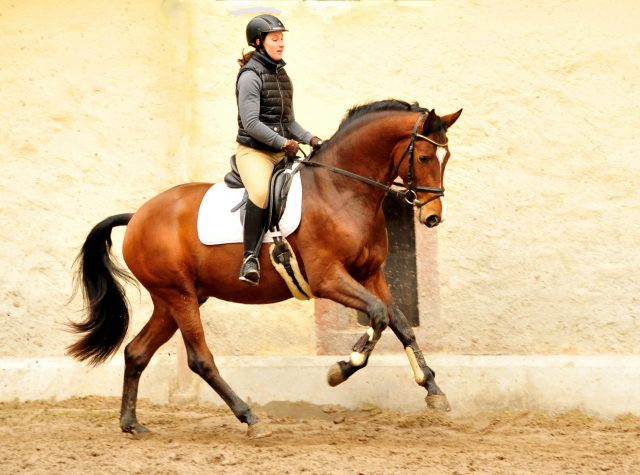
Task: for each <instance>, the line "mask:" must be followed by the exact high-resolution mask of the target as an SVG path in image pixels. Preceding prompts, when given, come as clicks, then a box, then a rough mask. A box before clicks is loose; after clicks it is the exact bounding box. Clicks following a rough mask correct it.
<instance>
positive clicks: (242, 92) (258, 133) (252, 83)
mask: <svg viewBox="0 0 640 475" xmlns="http://www.w3.org/2000/svg"><path fill="white" fill-rule="evenodd" d="M261 90H262V81H261V80H260V77H259V76H258V75H257V74H256V73H254V72H253V71H245V72H244V73H242V74H241V75H240V77H239V78H238V107H239V109H240V120H241V121H242V125H243V126H244V129H245V130H246V131H247V133H248V134H249V135H251V136H252V137H253V138H254V139H256V140H259V141H260V142H262V143H265V144H267V145H269V146H271V147H274V148H277V149H281V148H282V147H283V146H284V144H285V142H286V139H285V138H284V137H283V136H282V135H280V134H278V133H277V132H274V131H273V130H271V129H270V128H269V127H267V126H266V125H264V124H263V123H262V122H260V119H259V117H260V91H261ZM290 130H291V134H292V135H293V137H294V138H295V139H296V140H297V141H298V142H304V143H309V142H310V141H311V139H312V138H313V134H312V133H311V132H307V131H306V130H305V129H304V128H303V127H302V126H301V125H300V124H299V123H298V122H296V119H295V115H294V114H293V105H292V106H291V124H290Z"/></svg>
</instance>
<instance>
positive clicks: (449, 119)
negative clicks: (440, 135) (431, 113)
mask: <svg viewBox="0 0 640 475" xmlns="http://www.w3.org/2000/svg"><path fill="white" fill-rule="evenodd" d="M460 114H462V109H460V110H459V111H458V112H454V113H453V114H449V115H445V116H444V117H443V118H442V120H443V121H444V123H445V124H447V129H448V128H449V127H451V126H452V125H453V124H455V123H456V120H458V117H460Z"/></svg>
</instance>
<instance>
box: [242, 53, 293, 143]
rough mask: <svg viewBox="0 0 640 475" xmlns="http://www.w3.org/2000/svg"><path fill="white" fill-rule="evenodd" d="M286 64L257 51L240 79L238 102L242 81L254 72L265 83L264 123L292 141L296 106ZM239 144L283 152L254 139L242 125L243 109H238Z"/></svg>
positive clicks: (262, 93)
mask: <svg viewBox="0 0 640 475" xmlns="http://www.w3.org/2000/svg"><path fill="white" fill-rule="evenodd" d="M284 65H285V62H284V61H282V60H280V61H278V63H273V62H271V61H269V60H268V59H267V58H265V57H264V56H263V55H262V54H260V53H258V52H256V53H255V54H254V55H253V57H252V58H251V59H250V60H249V61H247V64H245V65H244V66H243V67H242V68H240V72H238V77H237V78H236V103H237V102H238V79H239V78H240V75H241V74H242V73H244V72H245V71H254V72H255V73H256V74H257V75H258V76H259V77H260V80H261V81H262V90H261V91H260V116H259V119H260V122H262V123H263V124H264V125H266V126H267V127H269V128H270V129H271V130H273V131H274V132H276V133H278V134H280V135H282V136H283V137H284V138H286V139H289V138H292V136H291V132H290V124H291V104H293V84H292V83H291V80H290V79H289V76H287V72H286V71H285V70H284ZM236 141H237V142H238V143H239V144H242V145H246V146H247V147H251V148H255V149H257V150H266V151H269V152H279V151H280V150H278V149H276V148H274V147H270V146H269V145H267V144H265V143H263V142H260V141H259V140H256V139H254V138H253V137H252V136H251V135H249V134H248V133H247V131H246V130H245V129H244V127H243V126H242V120H240V107H238V136H237V137H236Z"/></svg>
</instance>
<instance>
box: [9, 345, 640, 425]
mask: <svg viewBox="0 0 640 475" xmlns="http://www.w3.org/2000/svg"><path fill="white" fill-rule="evenodd" d="M339 359H341V358H339V357H336V356H286V357H281V356H263V357H259V356H226V357H217V358H216V364H217V365H218V367H219V368H220V372H221V373H222V376H223V377H224V378H225V379H226V380H227V382H228V383H229V384H230V385H231V387H233V388H234V390H235V391H236V392H237V393H238V395H239V396H240V397H242V398H244V399H249V398H250V400H251V401H253V402H256V403H260V404H266V403H268V402H270V401H307V402H309V403H313V404H341V405H343V406H346V407H352V408H355V407H362V406H367V405H374V406H379V407H383V408H388V409H393V410H399V411H419V410H423V409H424V408H425V407H426V405H425V403H424V396H425V395H426V392H425V390H424V389H422V388H420V387H418V386H417V385H416V384H415V382H414V380H413V374H412V372H411V367H410V366H409V362H408V360H407V358H406V356H405V355H388V356H387V355H382V356H376V355H375V354H374V355H373V356H372V358H371V360H370V362H369V364H368V366H367V367H366V368H364V369H363V370H361V371H360V372H358V373H357V374H355V375H354V376H353V377H352V378H351V379H350V380H349V381H347V382H346V383H344V384H342V385H341V386H338V387H337V388H331V387H329V386H328V384H327V382H326V372H327V369H328V368H329V366H331V365H332V364H333V363H334V362H335V361H337V360H339ZM342 359H346V355H345V357H344V358H342ZM427 363H428V364H429V365H430V366H431V367H432V368H433V369H434V370H435V371H436V373H437V378H436V380H437V381H438V384H439V385H440V387H441V388H442V389H443V390H444V391H445V392H446V393H447V396H448V397H449V400H450V403H451V406H452V408H453V413H452V415H453V416H460V417H464V416H467V415H470V414H475V413H479V412H485V411H500V410H513V411H530V412H543V413H547V414H557V413H563V412H567V411H570V410H575V409H577V410H580V411H583V412H584V413H586V414H588V415H591V416H595V417H599V418H602V419H613V418H615V417H616V416H618V415H622V414H627V413H633V414H636V415H640V397H638V394H640V355H638V356H636V355H600V356H594V355H588V356H582V355H577V356H575V355H549V356H547V355H533V356H465V355H443V354H439V355H427ZM122 373H123V359H122V357H119V358H114V359H113V360H112V361H111V362H110V363H109V364H107V365H103V366H100V367H97V368H89V367H87V366H85V365H83V364H80V363H76V362H74V361H73V360H71V359H69V358H27V359H22V358H0V401H12V400H16V399H17V400H21V401H24V400H34V399H66V398H69V397H73V396H89V395H97V396H118V397H119V396H120V394H121V391H122ZM177 374H178V371H177V361H176V358H175V357H166V356H163V357H162V359H159V360H155V361H152V363H151V364H150V365H149V368H147V370H146V371H145V372H144V374H143V376H142V381H141V384H140V397H146V398H149V399H150V400H151V401H153V402H156V403H167V402H170V401H172V400H179V399H180V398H175V397H174V396H176V395H177V396H188V398H187V400H195V401H212V402H216V403H219V404H222V401H221V400H220V399H219V398H218V397H217V396H216V395H215V393H214V392H213V390H211V388H209V386H207V385H206V384H205V383H204V382H203V381H202V380H200V379H199V378H198V377H195V376H193V377H192V378H191V381H190V385H189V389H188V393H189V394H187V395H180V394H176V393H177V391H178V390H177V388H178V384H177Z"/></svg>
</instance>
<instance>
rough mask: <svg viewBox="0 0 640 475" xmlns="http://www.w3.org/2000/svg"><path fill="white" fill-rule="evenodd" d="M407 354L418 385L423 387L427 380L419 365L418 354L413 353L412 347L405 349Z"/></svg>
mask: <svg viewBox="0 0 640 475" xmlns="http://www.w3.org/2000/svg"><path fill="white" fill-rule="evenodd" d="M405 351H406V352H407V357H408V358H409V363H411V369H413V377H414V378H415V379H416V383H418V384H420V385H422V384H424V382H425V381H426V380H427V378H426V376H425V375H424V372H423V371H422V370H421V369H420V365H419V364H418V359H417V358H416V354H415V353H414V352H413V350H412V349H411V347H410V346H407V347H406V348H405Z"/></svg>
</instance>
